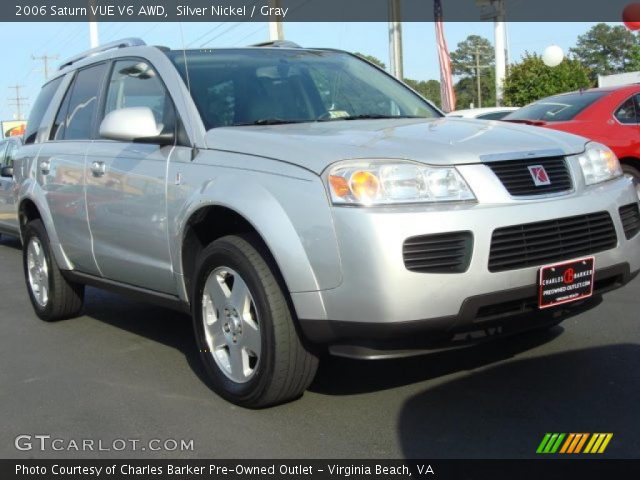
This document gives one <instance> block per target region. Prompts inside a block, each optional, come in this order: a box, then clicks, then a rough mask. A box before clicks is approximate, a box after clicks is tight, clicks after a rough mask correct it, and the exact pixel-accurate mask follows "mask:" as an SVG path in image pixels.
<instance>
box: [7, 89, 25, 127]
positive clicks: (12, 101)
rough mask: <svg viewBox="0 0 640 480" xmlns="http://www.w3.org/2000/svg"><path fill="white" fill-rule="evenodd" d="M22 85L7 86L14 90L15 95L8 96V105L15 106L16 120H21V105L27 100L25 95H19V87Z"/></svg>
mask: <svg viewBox="0 0 640 480" xmlns="http://www.w3.org/2000/svg"><path fill="white" fill-rule="evenodd" d="M23 87H24V85H12V86H10V87H9V88H10V89H13V90H15V91H16V96H15V97H11V98H9V105H10V106H13V107H16V120H22V107H23V105H25V103H26V101H27V100H28V98H27V97H21V96H20V89H21V88H23Z"/></svg>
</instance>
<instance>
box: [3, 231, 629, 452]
mask: <svg viewBox="0 0 640 480" xmlns="http://www.w3.org/2000/svg"><path fill="white" fill-rule="evenodd" d="M639 311H640V279H636V280H634V281H633V282H632V283H631V284H629V285H627V286H626V287H625V288H623V289H620V290H617V291H615V292H611V293H609V294H608V295H606V296H605V298H604V301H603V302H602V303H601V304H599V305H598V306H597V307H596V308H595V309H593V310H590V311H588V312H586V313H582V314H580V315H577V316H575V317H572V318H570V319H568V320H567V321H566V322H565V323H563V324H562V325H561V326H559V327H555V328H554V329H552V330H551V331H550V332H547V333H537V334H528V335H524V336H519V337H514V338H510V339H506V340H502V341H498V342H493V343H491V344H485V345H482V346H478V347H474V348H471V349H467V350H465V351H456V352H446V353H434V354H429V355H426V356H423V357H418V358H411V359H403V360H385V361H373V362H365V361H353V360H345V359H340V358H331V357H328V358H327V359H325V361H324V363H323V364H322V365H321V368H320V371H319V373H318V376H317V378H316V380H315V382H314V384H313V385H312V386H311V388H310V390H309V391H308V392H306V393H305V395H304V396H303V397H302V398H300V399H299V400H297V401H295V402H292V403H289V404H286V405H282V406H278V407H275V408H270V409H265V410H259V411H252V410H246V409H243V408H240V407H236V406H234V405H231V404H229V403H227V402H225V401H224V400H222V399H221V398H219V397H218V396H216V395H215V393H213V392H212V391H211V390H210V389H209V387H208V386H207V383H206V380H205V378H204V374H203V371H202V369H201V367H200V364H199V362H198V358H197V352H196V350H195V347H194V341H193V336H192V331H191V323H190V319H189V318H188V317H187V316H185V315H180V314H176V313H174V312H172V311H168V310H164V309H161V308H159V307H155V306H151V305H147V304H144V303H140V302H136V301H132V300H129V299H126V298H124V297H121V296H118V295H114V294H111V293H106V292H103V291H100V290H96V289H92V288H89V289H87V295H86V304H85V311H84V315H83V316H82V317H80V318H76V319H71V320H65V321H62V322H58V323H53V324H48V323H45V322H42V321H40V320H39V319H38V318H37V317H36V316H35V314H34V313H33V311H32V308H31V305H30V303H29V300H28V297H27V293H26V290H25V286H24V280H23V274H22V267H21V250H20V245H19V243H18V242H17V241H16V240H13V239H10V238H9V237H6V236H2V238H1V239H0V323H1V327H0V332H1V334H0V425H1V426H2V429H1V430H0V431H1V434H0V458H136V457H142V458H414V457H419V458H432V459H436V458H522V457H535V450H536V447H537V446H538V444H539V443H540V441H541V439H542V437H543V435H544V434H545V433H546V432H567V433H569V432H612V433H613V434H614V436H613V439H612V440H611V443H610V444H609V446H608V448H607V451H606V453H605V454H604V455H605V456H606V457H608V458H621V457H623V458H638V456H639V454H640V435H638V432H639V431H640V414H639V413H638V412H639V410H638V409H639V407H640V315H639ZM19 435H30V436H31V437H30V438H31V440H32V444H33V447H32V449H30V450H25V451H23V450H18V449H16V446H15V439H16V437H18V436H19ZM35 435H49V436H51V438H52V439H55V438H58V439H61V441H60V442H58V443H57V446H58V448H62V449H63V450H61V451H54V450H52V449H50V448H48V449H47V450H46V451H40V450H39V449H38V442H37V441H35V440H34V439H35V437H34V436H35ZM86 439H90V440H94V441H95V442H96V445H97V442H98V441H101V442H103V443H102V448H111V450H110V451H108V450H105V451H85V452H82V451H81V452H78V451H76V450H75V449H74V448H73V445H74V444H73V442H76V443H80V442H81V441H82V440H86ZM117 439H122V440H126V441H127V445H131V442H130V440H131V439H134V440H135V439H138V440H140V442H138V443H137V448H138V447H139V449H137V450H135V451H133V450H132V449H131V448H128V447H127V448H126V449H125V450H124V451H118V450H116V449H114V448H113V447H116V448H119V447H120V446H121V445H122V442H120V443H117V442H115V440H117ZM153 439H158V440H161V441H162V442H164V440H176V441H178V442H179V441H180V440H185V441H186V442H187V444H188V441H190V440H193V449H192V450H187V451H179V450H176V451H167V450H161V451H150V450H149V449H148V448H146V449H145V450H142V449H141V448H144V447H142V446H144V445H149V443H148V442H149V441H150V440H153ZM23 440H24V437H23ZM23 440H21V442H22V441H23ZM21 445H22V447H23V448H24V447H25V444H24V443H22V444H21ZM154 445H155V446H156V447H158V446H159V445H162V443H160V444H158V443H155V444H154ZM172 446H174V445H173V443H171V442H169V444H168V447H169V448H171V447H172ZM94 448H95V447H94Z"/></svg>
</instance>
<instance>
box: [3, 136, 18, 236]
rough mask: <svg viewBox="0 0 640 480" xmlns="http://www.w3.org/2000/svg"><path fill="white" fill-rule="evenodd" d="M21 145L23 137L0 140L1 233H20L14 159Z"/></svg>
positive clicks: (12, 234)
mask: <svg viewBox="0 0 640 480" xmlns="http://www.w3.org/2000/svg"><path fill="white" fill-rule="evenodd" d="M20 146H22V138H21V137H8V138H6V139H4V140H0V234H3V233H4V234H8V235H11V236H17V235H19V234H20V229H19V228H18V215H17V212H16V206H15V203H14V201H15V197H16V195H15V192H14V191H15V189H16V183H15V181H14V179H13V160H14V158H15V155H16V152H17V150H18V148H20Z"/></svg>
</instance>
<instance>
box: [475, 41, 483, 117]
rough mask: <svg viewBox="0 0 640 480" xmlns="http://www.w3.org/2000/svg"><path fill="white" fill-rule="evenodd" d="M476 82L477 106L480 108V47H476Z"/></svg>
mask: <svg viewBox="0 0 640 480" xmlns="http://www.w3.org/2000/svg"><path fill="white" fill-rule="evenodd" d="M476 84H477V85H478V108H482V88H480V49H478V48H476Z"/></svg>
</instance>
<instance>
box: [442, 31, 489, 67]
mask: <svg viewBox="0 0 640 480" xmlns="http://www.w3.org/2000/svg"><path fill="white" fill-rule="evenodd" d="M476 52H477V57H478V60H479V63H480V65H481V66H485V67H493V65H495V56H494V51H493V46H492V45H491V42H489V40H487V39H486V38H484V37H481V36H479V35H469V36H468V37H467V38H466V39H465V40H463V41H462V42H460V43H458V46H457V47H456V49H455V50H454V51H453V52H451V68H452V70H453V73H454V75H461V76H474V77H475V75H476Z"/></svg>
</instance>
